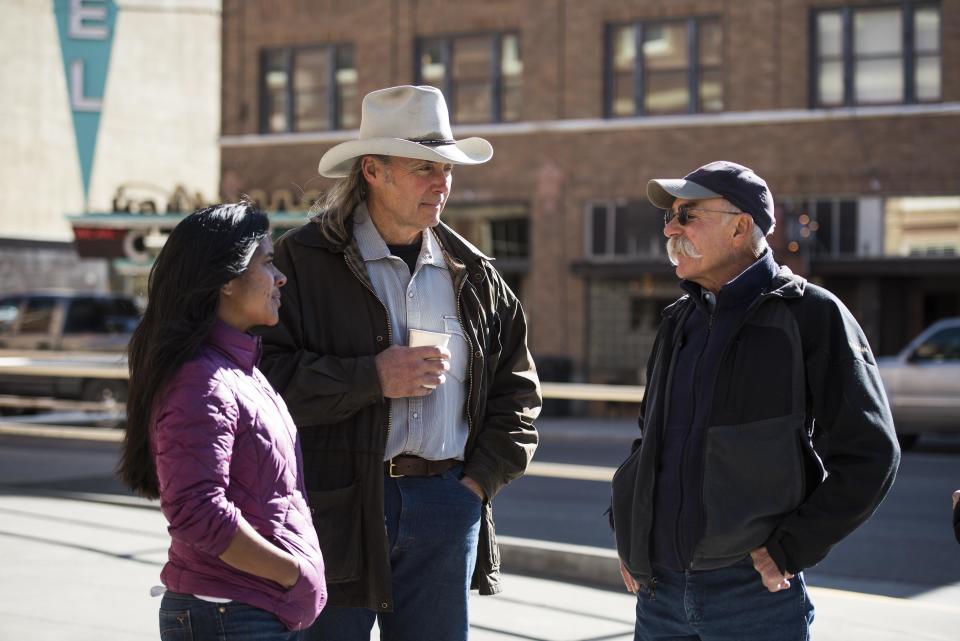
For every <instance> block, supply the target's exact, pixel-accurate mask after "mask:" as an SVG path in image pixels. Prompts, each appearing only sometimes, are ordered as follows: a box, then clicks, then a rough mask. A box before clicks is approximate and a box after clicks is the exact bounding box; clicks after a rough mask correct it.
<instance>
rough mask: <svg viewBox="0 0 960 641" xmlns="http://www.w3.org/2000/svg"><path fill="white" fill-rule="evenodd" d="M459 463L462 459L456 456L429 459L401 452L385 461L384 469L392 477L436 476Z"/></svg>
mask: <svg viewBox="0 0 960 641" xmlns="http://www.w3.org/2000/svg"><path fill="white" fill-rule="evenodd" d="M458 463H460V461H458V460H457V459H455V458H448V459H443V460H440V461H428V460H427V459H425V458H420V457H419V456H411V455H409V454H401V455H400V456H394V457H393V458H392V459H390V460H389V461H384V462H383V470H384V472H386V474H387V476H389V477H391V478H400V477H401V476H434V475H437V474H443V473H444V472H446V471H447V470H449V469H450V468H451V467H453V466H454V465H456V464H458Z"/></svg>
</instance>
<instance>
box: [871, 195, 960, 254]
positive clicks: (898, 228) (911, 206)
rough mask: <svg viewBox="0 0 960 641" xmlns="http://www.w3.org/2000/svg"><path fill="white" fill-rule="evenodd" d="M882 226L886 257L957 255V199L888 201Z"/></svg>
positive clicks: (959, 224)
mask: <svg viewBox="0 0 960 641" xmlns="http://www.w3.org/2000/svg"><path fill="white" fill-rule="evenodd" d="M883 222H884V248H885V252H884V253H886V254H887V255H888V256H937V257H953V256H957V255H960V195H957V196H911V197H904V198H887V199H886V200H885V201H884V221H883Z"/></svg>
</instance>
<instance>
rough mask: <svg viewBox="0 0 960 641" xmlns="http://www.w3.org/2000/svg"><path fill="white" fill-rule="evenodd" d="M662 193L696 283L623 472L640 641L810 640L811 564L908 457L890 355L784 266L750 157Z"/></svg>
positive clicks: (624, 560) (622, 509)
mask: <svg viewBox="0 0 960 641" xmlns="http://www.w3.org/2000/svg"><path fill="white" fill-rule="evenodd" d="M647 196H648V198H649V199H650V202H651V203H653V204H654V205H655V206H656V207H659V208H660V209H663V210H665V213H664V218H663V221H664V228H663V233H664V235H665V236H666V237H667V239H668V240H667V255H668V256H669V258H670V261H671V262H672V263H673V264H674V266H676V272H677V276H678V277H679V278H680V279H681V283H680V286H681V287H682V288H683V290H684V291H685V292H686V295H685V296H683V297H682V298H680V299H679V300H678V301H677V302H675V303H674V304H673V305H671V306H670V307H668V308H667V309H666V310H664V313H663V319H662V321H661V323H660V329H659V331H658V334H657V339H656V342H655V344H654V347H653V350H652V356H651V357H650V360H649V362H648V364H647V379H646V380H647V386H646V391H645V394H644V399H643V402H642V403H641V410H640V427H641V437H642V438H641V439H638V440H637V442H636V443H635V444H634V447H633V451H632V453H631V455H630V457H629V458H628V459H627V460H626V462H625V463H624V464H623V465H622V466H621V467H620V468H619V469H618V470H617V473H616V474H615V475H614V479H613V506H612V507H613V509H612V521H613V525H614V529H615V531H616V541H617V551H618V552H619V555H620V559H621V565H620V571H621V574H622V576H623V580H624V583H625V584H626V586H627V589H629V590H630V591H631V592H634V593H636V594H637V605H636V612H637V619H636V630H635V637H634V638H635V639H636V641H645V640H648V639H665V638H670V639H729V640H731V641H733V640H736V641H759V640H762V639H764V640H765V639H777V640H778V641H794V640H796V641H800V640H801V639H804V640H805V639H809V638H810V636H809V634H810V632H809V625H810V622H811V621H812V620H813V606H812V605H811V604H810V600H809V598H808V596H807V593H806V588H805V586H804V582H803V575H802V574H801V570H803V569H804V568H807V567H810V566H812V565H814V564H815V563H817V562H819V561H820V560H821V559H823V558H824V557H825V556H826V554H827V552H828V551H829V550H830V548H831V547H832V546H833V545H835V544H836V543H837V542H839V541H840V540H841V539H843V538H844V537H845V536H846V535H848V534H849V533H850V532H851V531H853V529H854V528H856V527H857V526H858V525H860V524H861V523H863V521H865V520H866V519H867V518H868V517H869V516H870V514H871V513H872V512H873V511H874V510H875V509H876V507H877V505H879V503H880V501H881V500H882V499H883V497H884V495H885V494H886V493H887V490H889V489H890V486H891V484H892V483H893V478H894V474H895V472H896V469H897V464H898V462H899V458H900V452H899V448H898V447H897V440H896V436H895V435H894V431H893V421H892V419H891V417H890V409H889V408H888V407H887V399H886V396H885V395H884V392H883V385H882V384H881V381H880V375H879V372H878V371H877V365H876V361H875V360H874V358H873V354H872V353H871V351H870V347H869V345H868V344H867V339H866V337H865V336H864V335H863V331H862V330H861V329H860V326H859V325H858V324H857V321H856V320H855V319H854V318H853V315H851V314H850V312H849V311H848V310H847V309H846V308H845V307H844V306H843V303H841V302H840V301H839V300H838V299H837V298H836V297H834V296H833V294H831V293H830V292H828V291H826V290H825V289H823V288H820V287H817V286H816V285H813V284H811V283H808V282H807V281H806V280H804V279H803V278H801V277H799V276H796V275H794V274H793V273H792V272H791V271H790V270H789V269H787V268H786V267H782V266H780V265H777V263H776V261H775V260H774V257H773V250H772V249H771V248H770V247H769V246H768V244H767V241H766V236H767V235H768V234H770V233H771V232H772V231H773V227H774V204H773V195H772V194H771V193H770V190H769V189H768V188H767V183H766V182H765V181H764V180H763V179H762V178H760V176H758V175H757V174H756V173H754V172H753V171H752V170H751V169H749V168H747V167H744V166H743V165H738V164H736V163H732V162H727V161H717V162H712V163H709V164H707V165H704V166H703V167H700V168H699V169H697V170H695V171H693V172H691V173H689V174H687V175H686V176H685V177H684V178H681V179H655V180H651V181H650V182H649V183H648V184H647ZM821 434H822V435H825V436H826V437H827V439H826V440H825V439H820V438H814V437H815V436H817V437H819V436H820V435H821ZM815 443H816V444H817V449H815V445H814V444H815ZM824 444H826V445H827V447H820V446H821V445H824Z"/></svg>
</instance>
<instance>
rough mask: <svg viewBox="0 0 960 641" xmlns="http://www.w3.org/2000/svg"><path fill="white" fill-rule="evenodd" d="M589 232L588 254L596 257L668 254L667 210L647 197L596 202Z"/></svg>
mask: <svg viewBox="0 0 960 641" xmlns="http://www.w3.org/2000/svg"><path fill="white" fill-rule="evenodd" d="M585 236H586V254H587V256H589V257H590V258H592V259H600V260H617V259H636V258H640V259H649V258H660V257H663V256H666V249H665V247H664V245H665V243H666V239H665V238H664V236H663V210H661V209H658V208H657V207H654V206H653V205H652V204H650V203H649V202H648V201H646V200H636V201H620V202H597V203H592V204H591V205H589V206H588V207H587V223H586V235H585Z"/></svg>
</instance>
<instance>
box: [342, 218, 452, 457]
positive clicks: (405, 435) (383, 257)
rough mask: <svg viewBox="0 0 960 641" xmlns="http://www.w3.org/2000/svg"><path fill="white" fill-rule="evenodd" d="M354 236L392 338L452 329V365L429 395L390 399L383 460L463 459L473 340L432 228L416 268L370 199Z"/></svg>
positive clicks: (356, 221)
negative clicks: (379, 223) (391, 242)
mask: <svg viewBox="0 0 960 641" xmlns="http://www.w3.org/2000/svg"><path fill="white" fill-rule="evenodd" d="M353 218H354V237H355V238H356V240H357V246H358V247H359V249H360V255H361V256H362V257H363V260H364V263H365V264H366V267H367V273H368V274H369V275H370V280H371V282H372V283H373V288H374V290H375V291H376V294H377V297H378V298H379V299H380V301H381V302H382V303H383V304H384V306H385V307H386V308H387V313H388V315H389V317H390V326H391V327H392V328H393V344H394V345H407V342H408V333H409V331H410V330H411V329H424V330H428V331H431V332H442V333H444V334H450V342H449V344H448V345H447V347H448V349H449V350H450V352H451V358H450V371H449V372H447V375H446V381H445V382H444V383H443V384H442V385H439V386H438V387H437V388H436V389H435V390H433V392H431V393H430V394H428V395H427V396H418V397H410V398H393V399H390V432H389V434H388V436H387V449H386V452H384V460H389V459H391V458H393V457H394V456H397V455H398V454H414V455H416V456H420V457H423V458H425V459H430V460H440V459H448V458H456V459H461V460H463V451H464V447H465V446H466V443H467V433H468V430H469V427H468V425H467V418H466V413H465V412H464V403H465V401H466V394H467V367H468V365H469V359H470V345H469V343H468V342H467V338H466V335H465V334H464V332H463V328H462V327H461V325H460V321H459V319H458V317H457V302H456V294H455V292H454V291H453V278H452V276H451V274H450V270H449V269H448V267H447V263H446V261H445V260H444V257H443V252H442V250H441V248H440V243H439V242H438V241H437V238H436V236H434V234H433V231H432V230H429V229H428V230H426V231H424V233H423V242H422V243H421V245H420V256H419V258H417V269H416V271H415V272H414V273H413V274H412V275H411V274H410V269H409V268H408V267H407V264H406V263H405V262H403V259H401V258H400V257H398V256H393V255H392V254H391V253H390V249H389V248H388V247H387V244H386V243H385V242H384V240H383V237H381V236H380V232H379V231H377V228H376V226H375V225H374V224H373V221H372V220H371V219H370V214H369V212H368V211H367V207H366V204H364V203H361V204H360V205H359V206H358V207H357V209H356V210H355V211H354V216H353Z"/></svg>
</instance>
